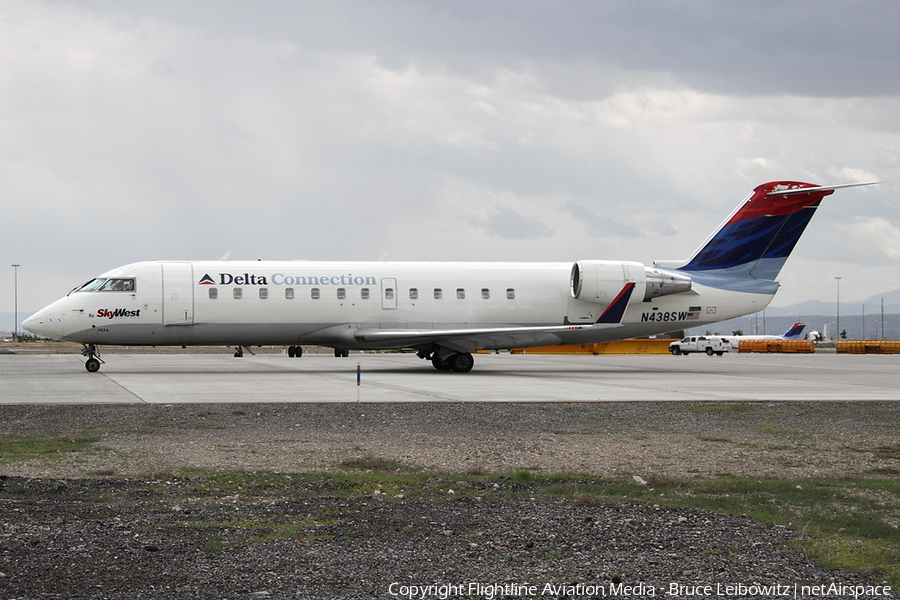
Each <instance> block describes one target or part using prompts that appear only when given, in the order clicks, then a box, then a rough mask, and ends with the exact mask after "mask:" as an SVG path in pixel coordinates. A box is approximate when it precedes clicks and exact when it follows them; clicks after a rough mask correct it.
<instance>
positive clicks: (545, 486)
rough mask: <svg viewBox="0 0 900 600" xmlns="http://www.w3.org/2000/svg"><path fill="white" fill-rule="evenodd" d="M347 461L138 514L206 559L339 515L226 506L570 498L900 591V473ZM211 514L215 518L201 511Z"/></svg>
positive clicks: (167, 492) (175, 498)
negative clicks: (184, 532)
mask: <svg viewBox="0 0 900 600" xmlns="http://www.w3.org/2000/svg"><path fill="white" fill-rule="evenodd" d="M379 465H381V467H380V468H373V467H378V466H379ZM343 466H344V467H345V468H346V469H348V470H349V472H335V473H290V474H285V473H271V472H228V473H218V472H212V473H203V472H201V471H193V472H191V473H190V476H189V477H187V478H185V477H184V476H183V474H182V477H181V478H179V477H178V476H173V478H172V479H171V480H167V481H165V482H160V481H148V482H145V483H144V484H143V485H142V486H141V489H140V490H138V491H137V492H136V494H135V496H134V498H137V499H139V502H140V504H141V506H142V507H143V508H142V510H145V509H147V507H151V508H153V507H166V508H162V509H161V510H167V511H168V510H170V509H169V508H168V507H171V506H173V505H174V504H175V503H178V504H179V505H180V506H182V507H189V508H190V510H191V512H192V513H193V514H194V515H197V516H196V518H194V519H192V518H191V517H190V515H188V514H179V515H178V516H177V517H175V519H177V520H173V521H172V522H171V524H170V526H175V527H188V528H195V529H203V530H205V531H206V533H205V534H204V536H206V534H208V539H206V540H205V541H203V542H199V544H200V548H201V549H202V550H204V551H206V552H215V551H217V550H224V549H229V548H235V547H238V546H245V545H249V544H257V543H265V542H268V541H272V540H278V539H300V540H303V541H305V542H308V543H312V542H313V541H314V540H315V539H317V535H318V534H317V533H316V531H317V529H318V528H320V527H323V526H327V525H331V524H335V523H338V522H339V520H340V519H341V518H342V516H341V515H342V511H341V510H334V509H332V510H331V511H328V510H313V509H312V508H310V509H309V512H304V514H303V515H302V516H301V515H291V514H280V515H275V514H272V516H269V514H266V515H265V516H258V515H257V516H256V517H251V516H229V517H228V518H227V519H223V518H221V516H219V517H217V518H213V519H210V518H209V516H206V517H203V518H201V517H200V516H199V515H201V514H206V515H210V514H215V515H221V514H222V513H221V512H217V511H219V509H220V508H221V506H222V505H223V503H228V504H231V503H235V504H238V505H241V504H243V505H256V506H268V505H270V504H273V503H276V502H277V503H280V502H284V501H296V500H297V499H306V498H332V499H333V498H347V499H361V498H365V502H366V503H368V502H451V503H452V502H460V501H469V500H467V499H470V498H473V497H477V498H479V499H480V501H483V502H497V501H504V500H510V499H528V500H529V501H530V500H532V499H533V500H535V501H537V502H541V501H550V500H553V501H562V500H564V501H566V502H570V503H571V504H572V506H573V507H574V506H579V507H598V508H599V507H609V506H618V505H622V504H646V505H660V506H667V507H678V508H692V509H702V510H709V511H713V512H719V513H725V514H731V515H742V516H746V517H747V518H748V519H751V520H754V521H757V522H760V523H763V524H767V525H779V526H784V527H788V528H790V529H792V530H794V531H796V532H798V533H799V534H800V536H801V537H800V538H799V540H798V541H797V542H795V543H793V545H792V546H791V547H790V548H789V549H788V550H791V551H797V552H800V551H802V552H804V553H805V555H806V556H808V557H810V558H812V559H815V560H816V561H817V562H819V563H820V564H821V565H822V566H824V567H827V568H846V569H852V570H854V571H857V572H860V573H863V574H864V575H866V576H868V577H871V578H873V579H876V580H886V581H887V582H888V583H889V585H891V586H893V587H895V588H896V587H900V561H898V560H897V557H898V556H900V528H898V524H900V522H898V518H897V515H898V514H900V481H898V480H897V479H896V478H894V479H884V478H874V477H873V478H844V479H838V478H834V479H784V478H742V477H733V476H728V475H722V476H719V477H709V478H690V477H685V478H665V477H652V476H647V485H638V484H636V483H635V481H634V480H633V479H632V478H631V477H630V476H622V477H614V478H604V479H600V478H596V477H586V476H584V475H578V474H555V475H546V474H541V473H536V472H535V471H534V470H533V469H528V468H521V469H519V470H515V471H511V472H509V473H507V474H503V475H498V474H486V473H484V472H482V471H481V470H478V471H475V472H473V473H444V472H434V471H425V470H422V469H412V468H410V467H408V466H406V467H404V466H403V465H402V464H400V463H396V462H393V461H378V462H369V459H368V458H366V459H352V460H350V461H346V462H345V463H344V465H343ZM461 483H462V484H463V485H461ZM450 490H453V493H450ZM2 492H3V493H5V494H7V495H9V496H19V499H18V500H17V501H19V502H25V501H26V500H27V499H28V495H29V494H31V493H32V490H31V489H30V488H29V487H26V486H25V485H24V484H23V482H18V481H16V482H12V481H11V482H9V483H8V484H7V486H6V488H5V489H4V490H2ZM98 496H99V497H97V498H87V499H88V500H90V501H92V502H95V503H105V502H107V501H111V500H109V499H108V498H106V497H104V496H100V495H99V494H98ZM226 498H227V500H226ZM223 501H224V502H223ZM364 505H365V504H364ZM204 508H210V509H212V512H204ZM195 511H196V512H195ZM185 513H186V511H185ZM185 517H187V518H185ZM320 533H323V532H321V531H320ZM561 557H562V555H561Z"/></svg>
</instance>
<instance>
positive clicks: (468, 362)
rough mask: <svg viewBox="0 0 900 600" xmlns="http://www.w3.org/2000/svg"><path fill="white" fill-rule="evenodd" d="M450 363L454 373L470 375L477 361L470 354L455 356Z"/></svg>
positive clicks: (464, 353)
mask: <svg viewBox="0 0 900 600" xmlns="http://www.w3.org/2000/svg"><path fill="white" fill-rule="evenodd" d="M448 362H449V363H450V368H451V369H453V372H454V373H468V372H469V371H471V370H472V367H474V366H475V359H474V358H472V355H471V354H469V353H468V352H460V353H459V354H454V355H453V356H451V357H450V360H449V361H448Z"/></svg>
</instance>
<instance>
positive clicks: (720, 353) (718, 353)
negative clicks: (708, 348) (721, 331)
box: [716, 351, 725, 356]
mask: <svg viewBox="0 0 900 600" xmlns="http://www.w3.org/2000/svg"><path fill="white" fill-rule="evenodd" d="M723 354H725V352H724V351H722V352H716V356H722V355H723Z"/></svg>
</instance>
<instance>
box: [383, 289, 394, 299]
mask: <svg viewBox="0 0 900 600" xmlns="http://www.w3.org/2000/svg"><path fill="white" fill-rule="evenodd" d="M384 299H385V300H393V299H394V288H384Z"/></svg>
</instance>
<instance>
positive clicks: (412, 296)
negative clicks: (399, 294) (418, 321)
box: [409, 288, 419, 300]
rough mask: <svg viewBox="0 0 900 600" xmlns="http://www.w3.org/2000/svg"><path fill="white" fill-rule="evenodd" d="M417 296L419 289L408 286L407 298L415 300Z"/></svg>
mask: <svg viewBox="0 0 900 600" xmlns="http://www.w3.org/2000/svg"><path fill="white" fill-rule="evenodd" d="M418 298H419V290H418V288H409V299H410V300H417V299H418Z"/></svg>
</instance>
